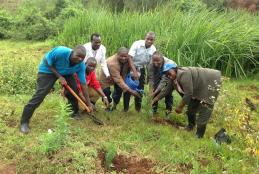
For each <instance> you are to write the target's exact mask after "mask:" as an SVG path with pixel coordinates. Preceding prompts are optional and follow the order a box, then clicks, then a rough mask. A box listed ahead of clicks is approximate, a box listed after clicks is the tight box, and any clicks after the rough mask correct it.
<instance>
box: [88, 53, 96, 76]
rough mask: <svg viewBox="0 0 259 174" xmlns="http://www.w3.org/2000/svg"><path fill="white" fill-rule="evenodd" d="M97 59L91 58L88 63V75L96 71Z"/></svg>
mask: <svg viewBox="0 0 259 174" xmlns="http://www.w3.org/2000/svg"><path fill="white" fill-rule="evenodd" d="M96 64H97V62H96V59H95V58H93V57H89V58H88V59H87V61H86V71H87V73H91V72H93V71H94V70H95V68H96Z"/></svg>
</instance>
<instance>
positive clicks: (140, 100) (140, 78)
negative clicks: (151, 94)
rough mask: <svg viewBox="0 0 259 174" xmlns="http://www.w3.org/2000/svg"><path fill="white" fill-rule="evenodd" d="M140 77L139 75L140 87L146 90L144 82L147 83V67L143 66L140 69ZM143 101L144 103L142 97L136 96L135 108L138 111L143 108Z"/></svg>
mask: <svg viewBox="0 0 259 174" xmlns="http://www.w3.org/2000/svg"><path fill="white" fill-rule="evenodd" d="M140 73H141V75H140V77H139V86H138V89H140V90H144V84H145V76H146V72H145V68H141V69H140ZM141 103H142V97H141V98H139V97H135V109H136V110H137V111H140V109H141Z"/></svg>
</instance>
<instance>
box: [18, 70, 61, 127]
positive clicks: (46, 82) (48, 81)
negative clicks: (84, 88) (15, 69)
mask: <svg viewBox="0 0 259 174" xmlns="http://www.w3.org/2000/svg"><path fill="white" fill-rule="evenodd" d="M56 80H57V78H56V77H55V75H53V74H43V73H39V74H38V77H37V89H36V92H35V94H34V95H33V96H32V98H31V99H30V101H29V102H28V103H27V104H26V105H25V106H24V109H23V113H22V118H21V123H29V121H30V119H31V117H32V115H33V113H34V111H35V109H36V108H37V107H38V106H39V105H40V104H41V103H42V101H43V100H44V98H45V97H46V95H47V94H48V93H49V91H50V90H51V89H52V87H53V85H54V84H55V82H56Z"/></svg>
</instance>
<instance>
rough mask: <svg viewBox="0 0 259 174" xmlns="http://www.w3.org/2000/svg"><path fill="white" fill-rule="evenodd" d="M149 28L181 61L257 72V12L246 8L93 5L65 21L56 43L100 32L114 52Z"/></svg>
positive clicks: (238, 72) (225, 70)
mask: <svg viewBox="0 0 259 174" xmlns="http://www.w3.org/2000/svg"><path fill="white" fill-rule="evenodd" d="M150 30H151V31H154V32H155V33H156V41H155V45H156V47H157V48H158V49H159V50H160V51H161V52H163V53H164V54H165V55H166V56H167V57H169V58H171V59H173V60H175V61H176V62H177V63H178V64H179V65H182V66H186V65H188V66H203V67H210V68H217V69H220V70H221V71H222V72H223V74H225V75H227V76H234V77H244V76H247V75H249V74H250V73H254V72H255V71H258V69H256V67H257V66H258V60H257V59H256V57H258V50H259V49H258V38H259V33H258V16H257V15H251V14H249V13H247V12H244V11H230V12H221V13H219V12H216V11H208V10H206V9H204V10H200V11H189V12H182V11H180V10H176V9H174V10H173V9H171V8H170V7H164V8H161V9H157V10H155V11H150V12H146V13H137V12H123V13H119V14H114V13H111V12H109V11H107V10H105V9H101V10H96V9H94V10H93V9H88V10H87V11H86V12H84V13H83V14H82V15H79V16H76V17H74V18H71V19H70V20H68V21H67V22H66V23H65V24H64V30H63V31H62V32H61V33H60V34H59V36H58V37H57V39H56V42H55V44H56V45H60V44H63V45H69V46H71V47H74V46H75V45H77V44H78V43H81V44H84V43H86V42H89V37H90V35H91V34H92V33H94V32H97V31H98V32H99V33H100V34H101V35H102V41H103V44H104V45H105V46H106V47H107V54H108V55H112V54H114V53H115V52H116V50H117V49H118V48H119V47H122V46H126V47H128V48H130V46H131V45H132V43H133V42H134V41H135V40H139V39H143V38H144V35H145V33H146V32H148V31H150Z"/></svg>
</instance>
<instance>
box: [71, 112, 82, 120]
mask: <svg viewBox="0 0 259 174" xmlns="http://www.w3.org/2000/svg"><path fill="white" fill-rule="evenodd" d="M71 118H73V119H75V120H82V117H81V115H80V114H79V113H74V114H72V116H71Z"/></svg>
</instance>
